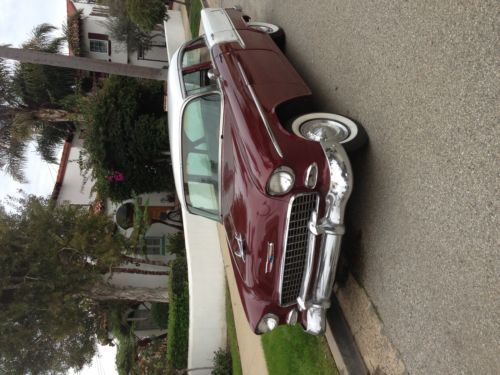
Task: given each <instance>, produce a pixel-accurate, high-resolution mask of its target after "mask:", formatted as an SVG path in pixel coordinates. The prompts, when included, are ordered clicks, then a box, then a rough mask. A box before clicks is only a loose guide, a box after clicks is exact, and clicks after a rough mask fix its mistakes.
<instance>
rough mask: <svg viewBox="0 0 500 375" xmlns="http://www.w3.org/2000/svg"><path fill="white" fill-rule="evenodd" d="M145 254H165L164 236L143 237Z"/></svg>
mask: <svg viewBox="0 0 500 375" xmlns="http://www.w3.org/2000/svg"><path fill="white" fill-rule="evenodd" d="M144 244H145V245H146V248H145V250H146V254H147V255H165V237H144Z"/></svg>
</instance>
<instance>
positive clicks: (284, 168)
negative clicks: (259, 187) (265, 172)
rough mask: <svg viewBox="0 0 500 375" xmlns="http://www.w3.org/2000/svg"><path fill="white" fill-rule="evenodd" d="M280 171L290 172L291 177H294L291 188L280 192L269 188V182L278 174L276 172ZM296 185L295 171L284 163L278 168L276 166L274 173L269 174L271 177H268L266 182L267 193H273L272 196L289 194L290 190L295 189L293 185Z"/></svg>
mask: <svg viewBox="0 0 500 375" xmlns="http://www.w3.org/2000/svg"><path fill="white" fill-rule="evenodd" d="M279 172H286V173H288V174H289V175H290V176H291V177H292V185H291V186H290V189H288V190H286V191H283V192H280V193H274V192H272V191H271V190H270V189H269V182H270V181H271V178H272V177H273V176H274V175H275V174H276V173H279ZM294 186H295V172H294V171H293V169H292V168H290V167H287V166H286V165H282V166H279V167H278V168H276V169H275V170H274V171H273V172H272V173H271V175H270V176H269V178H268V179H267V182H266V193H267V194H269V195H271V196H280V195H285V194H288V193H289V192H290V190H292V189H293V187H294Z"/></svg>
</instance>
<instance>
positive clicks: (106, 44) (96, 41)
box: [89, 39, 109, 54]
mask: <svg viewBox="0 0 500 375" xmlns="http://www.w3.org/2000/svg"><path fill="white" fill-rule="evenodd" d="M92 43H97V44H99V45H102V46H105V47H106V50H105V51H97V50H93V49H92ZM89 50H90V52H93V53H104V54H109V41H108V40H103V39H89Z"/></svg>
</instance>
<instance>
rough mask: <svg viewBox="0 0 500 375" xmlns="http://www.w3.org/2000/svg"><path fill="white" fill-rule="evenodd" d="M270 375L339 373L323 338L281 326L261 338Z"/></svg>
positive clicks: (296, 328)
mask: <svg viewBox="0 0 500 375" xmlns="http://www.w3.org/2000/svg"><path fill="white" fill-rule="evenodd" d="M262 345H263V347H264V354H265V356H266V362H267V368H268V370H269V374H273V375H274V374H278V375H280V374H294V375H299V374H304V375H309V374H325V375H326V374H328V375H332V374H338V371H337V367H336V366H335V362H334V360H333V358H332V355H331V353H330V350H329V348H328V344H327V343H326V339H325V338H324V337H317V336H312V335H309V334H307V333H305V332H304V331H303V330H302V328H301V327H300V326H298V325H297V326H280V327H278V328H276V330H274V331H272V332H270V333H266V334H265V335H263V336H262Z"/></svg>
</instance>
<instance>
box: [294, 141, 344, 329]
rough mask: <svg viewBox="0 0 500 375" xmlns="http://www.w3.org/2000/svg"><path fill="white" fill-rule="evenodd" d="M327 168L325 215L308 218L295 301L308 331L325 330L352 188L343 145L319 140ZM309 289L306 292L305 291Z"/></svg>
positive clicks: (314, 214) (315, 213)
mask: <svg viewBox="0 0 500 375" xmlns="http://www.w3.org/2000/svg"><path fill="white" fill-rule="evenodd" d="M321 146H322V147H323V150H324V152H325V155H326V158H327V159H328V164H329V167H330V189H329V192H328V194H327V196H326V198H325V201H326V211H325V216H324V217H322V218H320V219H319V220H318V218H317V212H313V213H312V215H311V219H310V220H309V239H308V248H307V256H306V265H305V270H304V275H303V278H302V284H301V289H300V294H299V297H298V298H297V304H298V306H299V309H300V310H301V311H306V312H307V325H306V327H305V329H306V331H307V332H308V333H311V334H314V335H319V334H322V333H324V332H325V328H326V309H327V308H328V307H330V295H331V293H332V288H333V283H334V281H335V273H336V269H337V263H338V259H339V255H340V243H341V241H342V235H343V234H344V211H345V206H346V203H347V200H348V199H349V196H350V195H351V190H352V183H353V178H352V169H351V163H350V162H349V158H348V156H347V154H346V152H345V150H344V148H343V147H342V146H341V145H339V144H337V143H330V142H328V141H327V140H326V141H321ZM319 236H321V247H320V249H319V252H320V254H319V263H318V268H317V273H316V276H315V279H314V285H313V288H312V290H311V291H310V289H311V288H310V284H311V282H313V280H312V276H313V275H312V268H313V260H314V257H315V256H314V251H315V243H316V239H317V238H318V237H319ZM309 291H310V292H309Z"/></svg>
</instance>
